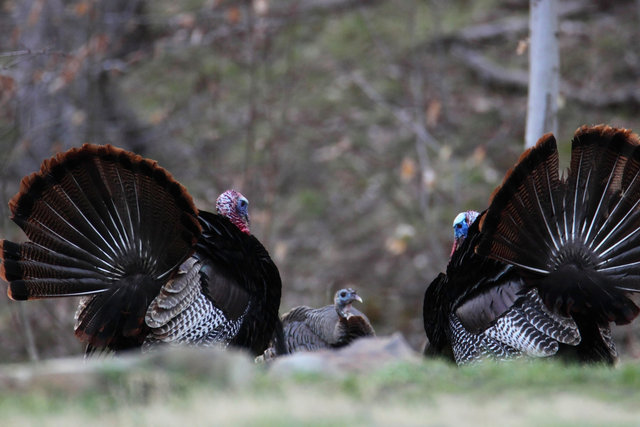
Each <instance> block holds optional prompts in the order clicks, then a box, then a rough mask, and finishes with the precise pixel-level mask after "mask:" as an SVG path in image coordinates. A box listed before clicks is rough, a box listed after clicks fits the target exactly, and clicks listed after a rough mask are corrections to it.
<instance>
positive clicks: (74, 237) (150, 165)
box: [0, 144, 281, 354]
mask: <svg viewBox="0 0 640 427" xmlns="http://www.w3.org/2000/svg"><path fill="white" fill-rule="evenodd" d="M9 207H10V210H11V213H12V220H13V221H14V222H15V223H16V224H18V226H20V228H22V230H24V232H25V233H26V235H27V237H28V238H29V239H30V241H28V242H26V243H13V242H10V241H8V240H3V241H2V242H1V243H0V254H1V257H2V266H1V270H0V275H1V276H2V278H4V279H5V280H6V281H8V282H9V288H8V295H9V297H10V298H11V299H14V300H31V299H38V298H49V297H68V296H83V298H82V300H81V302H80V305H79V307H78V310H77V313H76V325H75V334H76V336H77V337H78V338H79V339H80V340H81V341H83V342H86V343H87V352H92V351H94V350H113V351H120V350H126V349H130V348H136V347H140V346H144V347H145V348H148V347H150V346H152V345H154V344H157V343H174V344H187V345H204V346H206V345H214V344H220V345H233V346H237V347H243V348H246V349H248V350H249V351H250V352H252V353H253V354H260V353H262V352H263V351H264V349H265V348H266V347H267V345H268V343H269V341H270V340H271V338H272V337H273V335H274V332H275V331H276V328H277V326H278V325H279V319H278V308H279V306H280V293H281V282H280V275H279V273H278V269H277V267H276V266H275V265H274V263H273V261H272V260H271V258H270V257H269V254H268V253H267V251H266V250H265V248H264V247H263V246H262V244H260V242H259V241H258V240H257V239H256V238H255V237H253V236H252V235H251V234H250V231H249V215H248V210H247V208H248V201H247V199H246V198H245V197H244V196H242V195H241V194H240V193H238V192H236V191H234V190H229V191H225V192H224V193H222V194H221V195H220V197H219V198H218V200H217V202H216V210H217V212H218V213H217V214H213V213H209V212H205V211H198V210H197V209H196V208H195V206H194V204H193V201H192V199H191V196H190V195H189V194H188V193H187V191H186V189H185V188H184V187H183V186H182V185H180V184H179V183H178V182H177V181H176V180H175V179H174V178H173V177H172V176H171V175H170V174H169V173H168V172H167V171H165V170H164V169H163V168H161V167H160V166H158V164H157V163H156V162H155V161H152V160H148V159H144V158H142V157H140V156H138V155H136V154H133V153H131V152H127V151H125V150H122V149H119V148H116V147H112V146H110V145H105V146H99V145H89V144H85V145H84V146H82V148H74V149H71V150H69V151H67V152H65V153H60V154H58V155H56V156H55V157H53V158H51V159H48V160H45V161H44V162H43V164H42V166H41V169H40V171H39V172H36V173H33V174H31V175H29V176H27V177H25V178H24V179H23V180H22V182H21V184H20V191H19V192H18V194H16V195H15V196H14V197H13V198H12V199H11V201H10V202H9Z"/></svg>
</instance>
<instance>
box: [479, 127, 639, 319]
mask: <svg viewBox="0 0 640 427" xmlns="http://www.w3.org/2000/svg"><path fill="white" fill-rule="evenodd" d="M639 145H640V142H639V140H638V137H637V136H636V135H634V134H632V133H631V132H630V131H628V130H625V129H614V128H611V127H608V126H594V127H587V126H584V127H582V128H580V129H578V130H577V131H576V134H575V136H574V139H573V143H572V150H571V165H570V169H569V172H568V176H567V177H566V178H564V177H560V176H559V172H558V152H557V148H556V142H555V139H554V137H553V136H552V135H551V134H547V135H545V136H543V137H542V138H541V139H540V140H539V141H538V143H537V144H536V146H535V147H533V148H531V149H529V150H528V151H526V152H525V153H524V154H523V155H522V157H521V158H520V160H519V161H518V163H517V164H516V166H515V167H514V168H513V169H512V171H510V172H509V173H508V174H507V176H506V177H505V179H504V182H503V184H502V186H500V187H499V188H498V189H497V190H496V191H495V192H494V195H493V196H492V200H491V204H490V206H489V208H488V209H487V211H486V213H485V214H484V215H483V216H482V218H481V222H480V230H481V232H482V234H483V237H482V239H481V241H480V243H479V244H478V246H477V247H476V251H477V252H478V253H480V254H482V255H486V256H489V257H492V258H494V259H498V260H500V261H504V262H507V263H510V264H513V265H515V266H517V267H519V268H521V269H522V270H523V271H526V272H528V273H529V274H530V275H531V276H532V277H533V278H534V279H535V280H536V285H537V287H538V289H539V291H540V295H541V297H542V298H543V299H544V301H545V303H546V304H547V305H548V306H549V307H550V308H553V309H556V310H557V311H558V312H559V313H561V314H564V315H568V314H570V313H582V314H589V315H593V316H595V318H596V319H597V320H598V321H599V322H601V323H605V322H609V321H615V322H617V323H628V322H630V321H631V320H633V319H634V318H635V317H636V316H637V315H638V313H639V311H640V310H639V309H638V307H637V306H636V305H635V304H634V303H633V302H632V301H631V300H630V299H629V298H627V295H626V294H627V293H628V292H638V291H640V148H639Z"/></svg>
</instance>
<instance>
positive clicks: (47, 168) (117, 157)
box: [9, 144, 201, 243]
mask: <svg viewBox="0 0 640 427" xmlns="http://www.w3.org/2000/svg"><path fill="white" fill-rule="evenodd" d="M100 162H108V163H117V164H119V165H120V166H122V167H123V168H124V169H126V170H130V171H131V172H133V173H141V174H143V175H146V176H148V177H150V178H152V179H153V180H154V181H155V183H156V184H157V185H159V186H161V187H163V188H165V189H166V191H167V192H168V193H169V194H171V196H173V198H174V199H175V201H176V202H177V203H178V204H179V207H180V208H181V209H182V210H183V211H184V212H185V213H187V218H186V219H185V224H184V225H185V226H187V228H189V229H190V230H192V232H193V233H194V234H196V235H199V234H200V232H201V226H200V224H199V222H198V221H197V212H198V209H197V208H196V206H195V204H194V203H193V199H192V197H191V195H190V194H189V193H188V192H187V190H186V188H185V187H184V186H182V184H180V183H179V182H178V181H176V180H175V179H174V178H173V176H172V175H171V174H170V173H169V172H168V171H166V170H165V169H164V168H162V167H160V166H159V165H158V163H157V162H156V161H155V160H150V159H145V158H143V157H142V156H140V155H138V154H135V153H132V152H130V151H126V150H123V149H122V148H118V147H114V146H112V145H95V144H84V145H83V146H82V147H80V148H72V149H70V150H68V151H66V152H63V153H58V154H56V155H55V156H54V157H51V158H49V159H47V160H44V161H43V162H42V165H41V167H40V171H38V172H34V173H32V174H30V175H28V176H25V177H24V178H23V179H22V181H21V182H20V190H19V192H18V193H17V194H16V195H15V196H13V198H12V199H11V200H10V201H9V209H10V210H11V213H12V215H13V217H23V218H28V217H29V216H30V215H31V212H32V209H33V207H34V204H35V203H36V201H37V200H39V199H40V197H41V196H42V193H43V192H45V191H48V190H49V189H50V188H51V187H53V186H55V185H56V184H59V183H60V181H61V179H63V177H64V176H65V175H66V174H67V173H68V171H71V170H75V169H78V168H95V167H96V166H97V164H98V163H100ZM105 178H107V179H108V178H112V177H105ZM195 240H197V238H196V239H194V243H195Z"/></svg>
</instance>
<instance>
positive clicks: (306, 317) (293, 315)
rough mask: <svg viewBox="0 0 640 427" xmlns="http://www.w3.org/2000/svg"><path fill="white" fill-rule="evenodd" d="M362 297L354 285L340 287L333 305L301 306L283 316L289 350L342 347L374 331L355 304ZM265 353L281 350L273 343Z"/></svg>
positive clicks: (360, 300)
mask: <svg viewBox="0 0 640 427" xmlns="http://www.w3.org/2000/svg"><path fill="white" fill-rule="evenodd" d="M355 301H358V302H362V298H360V296H359V295H358V294H357V293H356V291H355V290H353V289H351V288H346V289H340V290H339V291H338V292H336V294H335V296H334V298H333V305H327V306H324V307H321V308H310V307H307V306H300V307H296V308H294V309H292V310H291V311H289V312H288V313H286V314H285V315H284V316H283V317H282V325H283V329H284V343H285V347H286V352H287V353H295V352H297V351H315V350H321V349H330V348H338V347H343V346H345V345H347V344H349V343H351V342H352V341H353V340H355V339H357V338H360V337H365V336H371V335H375V332H374V330H373V327H372V326H371V322H369V319H368V318H367V316H365V315H364V314H363V313H361V312H360V311H358V310H357V309H355V308H353V306H352V304H353V302H355ZM265 354H266V357H267V358H268V357H271V356H274V355H278V354H281V352H279V351H277V349H276V348H274V347H272V348H269V349H268V350H267V352H266V353H265Z"/></svg>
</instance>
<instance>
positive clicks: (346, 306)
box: [333, 288, 362, 318]
mask: <svg viewBox="0 0 640 427" xmlns="http://www.w3.org/2000/svg"><path fill="white" fill-rule="evenodd" d="M354 301H358V302H362V298H360V295H358V294H357V293H356V291H355V290H354V289H352V288H346V289H340V290H339V291H338V292H336V295H335V296H334V298H333V303H334V304H335V306H336V311H337V312H338V315H339V316H340V317H346V318H348V317H349V315H350V314H351V313H350V310H351V304H352V303H353V302H354Z"/></svg>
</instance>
